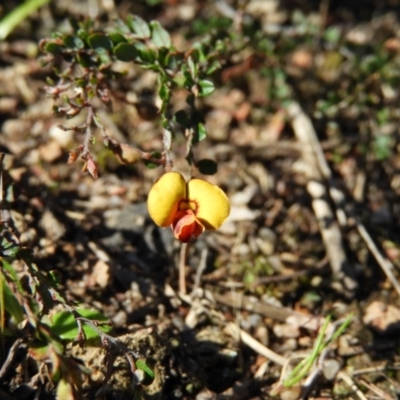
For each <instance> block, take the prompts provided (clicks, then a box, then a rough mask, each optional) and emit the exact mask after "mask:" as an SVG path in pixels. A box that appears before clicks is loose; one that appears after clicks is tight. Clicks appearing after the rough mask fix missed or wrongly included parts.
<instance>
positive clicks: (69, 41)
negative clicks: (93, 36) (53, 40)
mask: <svg viewBox="0 0 400 400" xmlns="http://www.w3.org/2000/svg"><path fill="white" fill-rule="evenodd" d="M64 44H65V46H67V47H68V48H70V49H75V50H80V49H84V48H85V43H83V41H82V40H81V39H80V38H78V36H73V35H65V36H64Z"/></svg>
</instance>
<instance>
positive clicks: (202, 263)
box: [192, 248, 208, 294]
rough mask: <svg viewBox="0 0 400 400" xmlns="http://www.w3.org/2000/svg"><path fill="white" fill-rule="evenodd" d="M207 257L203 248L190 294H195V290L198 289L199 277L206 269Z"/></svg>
mask: <svg viewBox="0 0 400 400" xmlns="http://www.w3.org/2000/svg"><path fill="white" fill-rule="evenodd" d="M207 256H208V249H207V248H204V249H203V250H202V252H201V256H200V262H199V266H198V267H197V271H196V276H195V278H194V284H193V290H192V294H194V293H196V292H197V289H198V288H199V287H200V281H201V276H202V275H203V273H204V271H205V270H206V267H207Z"/></svg>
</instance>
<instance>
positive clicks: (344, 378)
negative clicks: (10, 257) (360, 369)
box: [337, 371, 368, 400]
mask: <svg viewBox="0 0 400 400" xmlns="http://www.w3.org/2000/svg"><path fill="white" fill-rule="evenodd" d="M337 376H338V378H339V379H341V380H342V381H344V382H345V383H346V384H347V385H348V386H350V388H351V389H352V390H354V393H355V394H356V395H357V396H358V397H359V399H361V400H368V398H367V397H366V396H365V394H364V393H363V392H362V391H361V390H360V389H359V388H358V386H357V385H356V384H355V383H354V381H353V379H351V377H350V376H349V375H348V374H347V373H346V372H345V371H339V372H338V375H337Z"/></svg>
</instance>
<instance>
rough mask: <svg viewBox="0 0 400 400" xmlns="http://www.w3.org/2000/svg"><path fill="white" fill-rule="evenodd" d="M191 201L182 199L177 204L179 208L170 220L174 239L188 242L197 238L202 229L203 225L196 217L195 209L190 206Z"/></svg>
mask: <svg viewBox="0 0 400 400" xmlns="http://www.w3.org/2000/svg"><path fill="white" fill-rule="evenodd" d="M191 203H194V202H191V201H186V200H183V201H181V203H180V204H179V209H180V211H178V212H177V213H176V214H175V218H174V220H173V222H172V226H171V228H172V230H173V232H174V236H175V238H176V239H178V240H180V241H181V242H182V243H188V242H190V241H191V240H192V239H195V238H197V237H198V236H199V235H200V234H201V233H202V232H203V231H204V226H203V225H202V224H200V222H199V221H198V220H197V218H196V214H195V211H193V210H192V209H191V208H188V207H190V205H191ZM196 208H197V207H196Z"/></svg>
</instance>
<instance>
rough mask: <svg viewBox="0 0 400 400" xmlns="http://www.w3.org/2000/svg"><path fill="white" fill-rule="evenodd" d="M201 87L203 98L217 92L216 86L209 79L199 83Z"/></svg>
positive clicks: (200, 94)
mask: <svg viewBox="0 0 400 400" xmlns="http://www.w3.org/2000/svg"><path fill="white" fill-rule="evenodd" d="M199 87H200V93H199V96H201V97H206V96H209V95H210V94H211V93H213V92H214V90H215V86H214V84H213V83H212V82H211V81H209V80H208V79H203V80H201V81H199Z"/></svg>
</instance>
